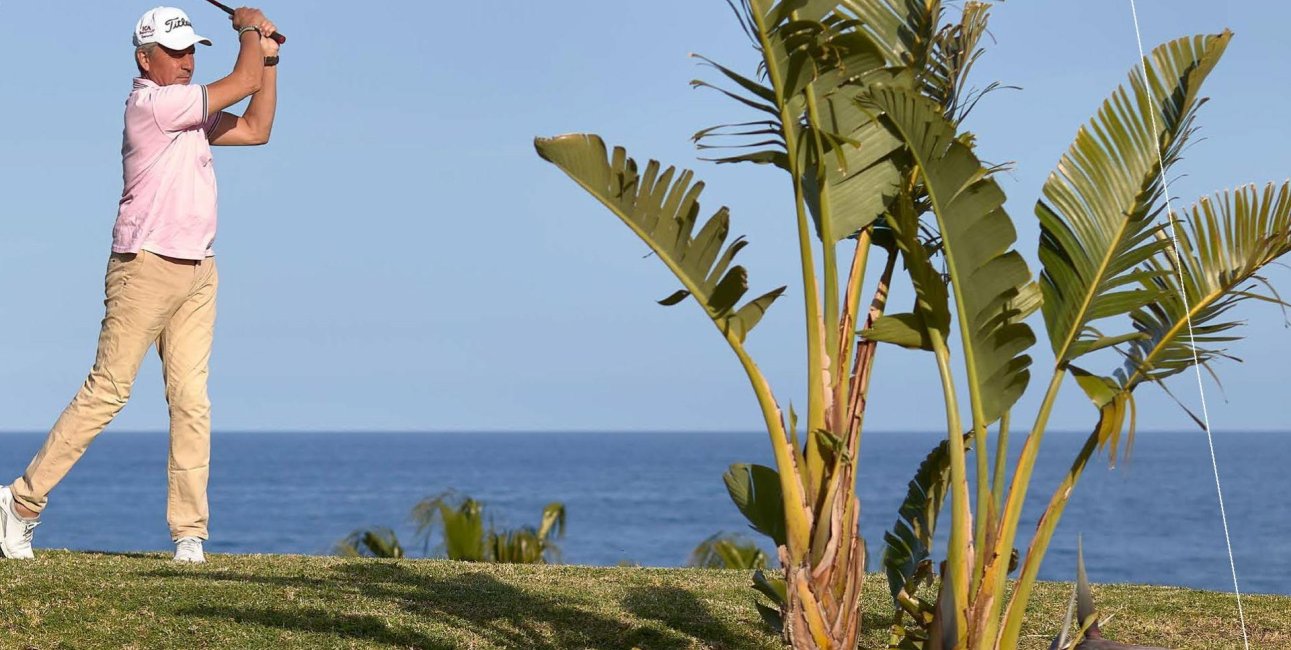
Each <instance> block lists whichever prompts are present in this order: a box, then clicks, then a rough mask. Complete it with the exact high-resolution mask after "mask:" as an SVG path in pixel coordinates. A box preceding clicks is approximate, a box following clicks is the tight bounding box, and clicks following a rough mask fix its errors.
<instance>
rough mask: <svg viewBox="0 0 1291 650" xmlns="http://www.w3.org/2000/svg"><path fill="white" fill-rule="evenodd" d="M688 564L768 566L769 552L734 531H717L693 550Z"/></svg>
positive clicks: (736, 567)
mask: <svg viewBox="0 0 1291 650" xmlns="http://www.w3.org/2000/svg"><path fill="white" fill-rule="evenodd" d="M686 566H691V567H701V568H705V569H744V570H757V569H765V568H767V554H766V553H765V552H763V550H762V549H760V548H758V545H757V544H755V543H753V542H752V541H749V540H747V539H744V538H743V537H741V536H739V535H736V534H734V533H725V532H723V533H716V534H714V535H712V536H711V537H709V538H707V539H705V540H704V541H702V542H700V543H699V545H698V546H696V547H695V550H693V551H691V553H690V559H689V560H687V561H686Z"/></svg>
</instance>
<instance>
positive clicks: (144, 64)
mask: <svg viewBox="0 0 1291 650" xmlns="http://www.w3.org/2000/svg"><path fill="white" fill-rule="evenodd" d="M134 58H135V62H136V63H138V64H139V68H140V69H141V70H143V71H144V72H149V71H150V70H151V68H152V63H151V62H150V61H149V60H148V53H147V52H145V51H143V50H137V51H136V52H135V53H134Z"/></svg>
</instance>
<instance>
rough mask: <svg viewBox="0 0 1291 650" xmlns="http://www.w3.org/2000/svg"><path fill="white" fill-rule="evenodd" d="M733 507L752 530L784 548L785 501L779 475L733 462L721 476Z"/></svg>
mask: <svg viewBox="0 0 1291 650" xmlns="http://www.w3.org/2000/svg"><path fill="white" fill-rule="evenodd" d="M722 480H723V481H725V482H726V491H727V492H729V493H730V495H731V500H732V501H734V502H735V506H736V507H737V508H739V509H740V512H741V513H743V514H744V518H745V519H748V520H749V525H750V526H752V528H753V530H756V531H758V532H759V533H762V534H763V535H766V536H767V537H770V538H771V540H772V541H774V542H775V545H776V546H784V545H785V521H784V499H783V498H782V497H781V489H780V475H779V474H778V473H777V472H776V471H775V470H774V469H771V468H770V467H766V466H763V465H748V464H744V463H736V464H734V465H731V467H730V469H728V470H726V474H724V475H723V476H722Z"/></svg>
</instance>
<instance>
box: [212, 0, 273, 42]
mask: <svg viewBox="0 0 1291 650" xmlns="http://www.w3.org/2000/svg"><path fill="white" fill-rule="evenodd" d="M206 1H207V2H209V3H211V4H213V5H215V6H217V7H219V8H220V9H223V10H224V13H226V14H228V15H230V16H232V15H233V8H232V7H230V6H228V5H226V4H223V3H221V2H217V0H206ZM269 38H272V39H273V40H275V41H278V44H279V45H282V44H283V43H286V42H287V37H286V36H283V35H282V33H281V32H279V33H275V34H274V35H273V36H270V37H269Z"/></svg>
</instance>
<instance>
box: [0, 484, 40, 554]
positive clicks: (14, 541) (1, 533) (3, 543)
mask: <svg viewBox="0 0 1291 650" xmlns="http://www.w3.org/2000/svg"><path fill="white" fill-rule="evenodd" d="M38 525H40V521H39V519H26V518H23V517H20V516H18V513H17V512H15V511H14V507H13V493H12V492H10V491H9V486H4V487H0V555H3V556H4V557H6V558H8V559H10V560H30V559H31V558H32V557H34V556H33V555H32V552H31V536H32V534H33V532H34V531H35V530H36V526H38Z"/></svg>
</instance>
